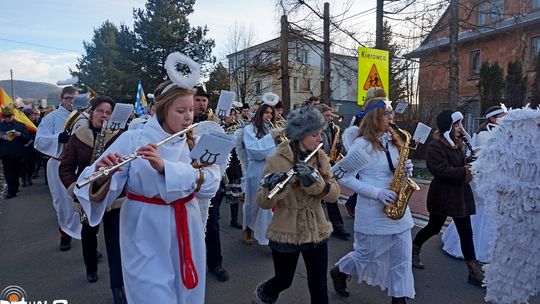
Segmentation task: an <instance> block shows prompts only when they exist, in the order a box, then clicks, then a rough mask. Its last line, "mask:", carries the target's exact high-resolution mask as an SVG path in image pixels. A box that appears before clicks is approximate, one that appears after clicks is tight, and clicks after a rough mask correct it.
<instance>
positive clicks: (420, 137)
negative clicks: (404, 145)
mask: <svg viewBox="0 0 540 304" xmlns="http://www.w3.org/2000/svg"><path fill="white" fill-rule="evenodd" d="M430 132H431V127H430V126H428V125H425V124H423V123H421V122H419V123H418V125H416V130H415V131H414V135H413V137H412V140H414V141H419V142H420V143H421V144H424V143H425V142H426V139H427V138H428V136H429V133H430Z"/></svg>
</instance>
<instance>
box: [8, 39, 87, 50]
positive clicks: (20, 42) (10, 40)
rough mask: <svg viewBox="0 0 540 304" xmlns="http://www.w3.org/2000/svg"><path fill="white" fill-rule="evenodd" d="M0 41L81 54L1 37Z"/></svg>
mask: <svg viewBox="0 0 540 304" xmlns="http://www.w3.org/2000/svg"><path fill="white" fill-rule="evenodd" d="M0 40H2V41H8V42H13V43H18V44H23V45H29V46H35V47H40V48H46V49H53V50H59V51H68V52H75V53H80V52H81V51H76V50H70V49H64V48H59V47H55V46H48V45H43V44H37V43H31V42H24V41H18V40H13V39H7V38H1V37H0Z"/></svg>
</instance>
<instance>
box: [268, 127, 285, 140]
mask: <svg viewBox="0 0 540 304" xmlns="http://www.w3.org/2000/svg"><path fill="white" fill-rule="evenodd" d="M283 131H285V128H283V127H277V128H274V129H272V130H271V131H270V134H271V135H272V138H274V139H275V138H276V137H278V136H279V135H281V134H282V133H283Z"/></svg>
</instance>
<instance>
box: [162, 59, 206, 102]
mask: <svg viewBox="0 0 540 304" xmlns="http://www.w3.org/2000/svg"><path fill="white" fill-rule="evenodd" d="M179 63H181V64H185V65H187V66H188V67H189V70H190V72H191V74H190V75H189V76H185V75H182V74H181V73H180V72H179V71H178V70H177V69H176V65H177V64H179ZM165 69H166V70H167V75H168V76H169V79H170V80H171V81H172V83H171V84H169V85H168V86H166V87H165V89H163V91H162V94H163V93H165V92H167V91H168V90H170V89H171V88H172V87H173V86H175V85H176V86H177V87H179V88H184V89H192V88H193V87H194V86H195V85H196V84H197V83H199V78H200V77H201V66H200V65H199V64H198V63H196V62H195V61H193V59H191V58H189V57H188V56H186V55H184V54H182V53H179V52H174V53H171V54H169V56H167V60H165Z"/></svg>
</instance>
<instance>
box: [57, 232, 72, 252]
mask: <svg viewBox="0 0 540 304" xmlns="http://www.w3.org/2000/svg"><path fill="white" fill-rule="evenodd" d="M58 247H59V248H60V251H68V250H69V249H70V248H71V237H70V236H69V235H67V234H65V235H61V236H60V246H58Z"/></svg>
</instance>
